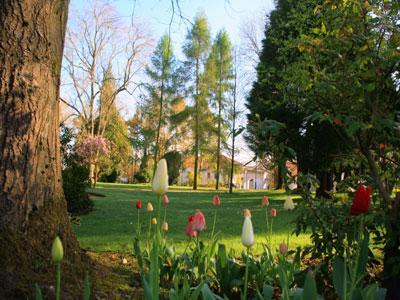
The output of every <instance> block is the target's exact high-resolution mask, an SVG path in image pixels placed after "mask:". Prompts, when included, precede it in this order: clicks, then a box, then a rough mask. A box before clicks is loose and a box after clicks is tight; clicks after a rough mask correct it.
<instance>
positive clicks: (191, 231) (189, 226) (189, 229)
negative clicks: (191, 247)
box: [186, 216, 197, 238]
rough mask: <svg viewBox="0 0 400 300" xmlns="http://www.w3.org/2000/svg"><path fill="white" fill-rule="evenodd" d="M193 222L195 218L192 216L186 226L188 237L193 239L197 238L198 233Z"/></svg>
mask: <svg viewBox="0 0 400 300" xmlns="http://www.w3.org/2000/svg"><path fill="white" fill-rule="evenodd" d="M193 222H194V216H190V217H189V218H188V224H187V225H186V235H187V236H188V237H191V238H192V237H196V236H197V231H196V230H194V229H193Z"/></svg>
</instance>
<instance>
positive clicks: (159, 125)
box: [153, 67, 164, 176]
mask: <svg viewBox="0 0 400 300" xmlns="http://www.w3.org/2000/svg"><path fill="white" fill-rule="evenodd" d="M162 73H163V74H162V75H161V76H163V77H164V67H163V72H162ZM163 105H164V78H163V79H162V80H161V92H160V114H159V115H158V124H157V135H156V147H155V149H154V166H153V176H154V174H155V172H156V167H157V161H158V160H157V156H158V150H159V147H160V145H159V143H160V131H161V123H162V116H163Z"/></svg>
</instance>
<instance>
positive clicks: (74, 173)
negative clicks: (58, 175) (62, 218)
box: [62, 163, 93, 214]
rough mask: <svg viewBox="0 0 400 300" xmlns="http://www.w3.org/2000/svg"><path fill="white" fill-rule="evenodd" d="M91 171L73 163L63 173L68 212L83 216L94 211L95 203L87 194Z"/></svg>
mask: <svg viewBox="0 0 400 300" xmlns="http://www.w3.org/2000/svg"><path fill="white" fill-rule="evenodd" d="M88 176H89V170H88V169H87V168H86V167H84V166H82V165H79V164H77V163H72V164H70V165H69V166H67V167H66V168H64V170H63V171H62V178H63V189H64V194H65V199H66V200H67V207H68V211H69V212H70V213H73V214H83V213H87V212H89V211H91V210H92V209H93V201H92V200H91V199H90V198H89V195H88V194H87V192H86V182H87V178H88Z"/></svg>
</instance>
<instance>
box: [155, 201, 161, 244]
mask: <svg viewBox="0 0 400 300" xmlns="http://www.w3.org/2000/svg"><path fill="white" fill-rule="evenodd" d="M157 214H158V216H157V221H158V222H157V226H156V228H157V237H156V238H157V239H158V240H160V238H161V196H158V211H157Z"/></svg>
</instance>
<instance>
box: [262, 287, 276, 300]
mask: <svg viewBox="0 0 400 300" xmlns="http://www.w3.org/2000/svg"><path fill="white" fill-rule="evenodd" d="M273 294H274V288H273V287H272V286H271V285H268V284H264V286H263V297H264V298H263V299H264V300H270V299H272V295H273Z"/></svg>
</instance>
